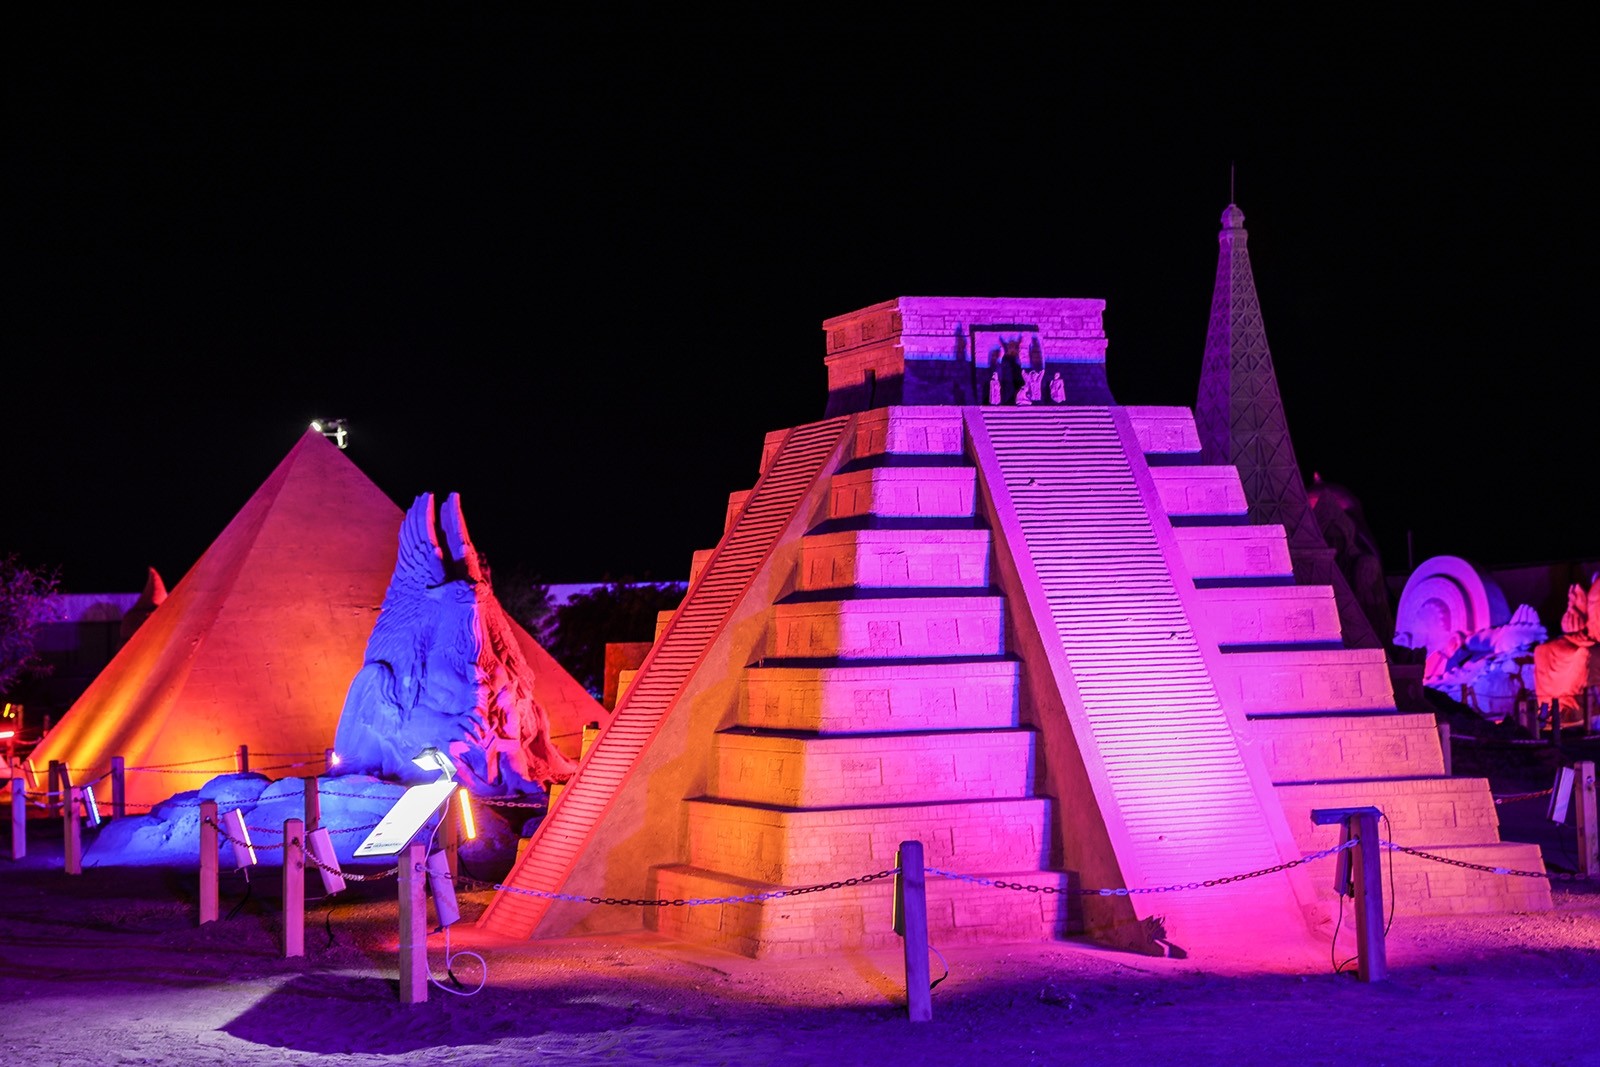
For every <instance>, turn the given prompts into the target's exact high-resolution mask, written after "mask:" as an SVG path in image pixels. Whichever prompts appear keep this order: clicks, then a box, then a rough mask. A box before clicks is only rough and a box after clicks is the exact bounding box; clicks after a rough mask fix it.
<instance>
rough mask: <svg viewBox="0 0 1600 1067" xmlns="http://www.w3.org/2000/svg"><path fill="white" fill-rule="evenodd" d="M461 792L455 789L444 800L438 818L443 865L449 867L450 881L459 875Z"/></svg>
mask: <svg viewBox="0 0 1600 1067" xmlns="http://www.w3.org/2000/svg"><path fill="white" fill-rule="evenodd" d="M460 807H461V790H459V789H457V790H456V791H455V792H453V793H451V794H450V795H449V796H448V797H446V798H445V802H444V814H443V815H441V816H440V817H439V837H440V842H439V844H440V846H441V847H442V848H443V849H444V859H445V863H447V864H449V866H450V880H451V881H452V882H453V881H455V878H456V875H457V873H459V868H460V860H459V857H458V853H459V852H460V851H461V813H460Z"/></svg>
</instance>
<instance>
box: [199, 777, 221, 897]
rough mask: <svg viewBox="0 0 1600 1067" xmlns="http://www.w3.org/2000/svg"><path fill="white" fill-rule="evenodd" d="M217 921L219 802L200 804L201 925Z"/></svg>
mask: <svg viewBox="0 0 1600 1067" xmlns="http://www.w3.org/2000/svg"><path fill="white" fill-rule="evenodd" d="M216 921H217V802H216V801H215V800H202V801H201V802H200V925H202V926H204V925H205V924H206V923H210V922H216Z"/></svg>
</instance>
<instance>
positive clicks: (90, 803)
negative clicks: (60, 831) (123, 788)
mask: <svg viewBox="0 0 1600 1067" xmlns="http://www.w3.org/2000/svg"><path fill="white" fill-rule="evenodd" d="M83 817H84V818H86V819H88V820H89V825H90V826H99V825H100V804H99V802H98V801H96V800H95V798H94V786H92V785H86V786H84V787H83Z"/></svg>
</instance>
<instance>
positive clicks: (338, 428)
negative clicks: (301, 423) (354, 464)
mask: <svg viewBox="0 0 1600 1067" xmlns="http://www.w3.org/2000/svg"><path fill="white" fill-rule="evenodd" d="M311 428H312V429H313V430H315V431H317V432H318V433H320V434H321V435H322V436H324V437H326V438H327V439H328V440H330V441H332V442H333V443H334V444H336V445H338V446H339V447H340V448H344V447H345V446H347V445H348V444H349V443H350V431H349V427H348V426H347V425H346V423H345V420H344V419H312V420H311Z"/></svg>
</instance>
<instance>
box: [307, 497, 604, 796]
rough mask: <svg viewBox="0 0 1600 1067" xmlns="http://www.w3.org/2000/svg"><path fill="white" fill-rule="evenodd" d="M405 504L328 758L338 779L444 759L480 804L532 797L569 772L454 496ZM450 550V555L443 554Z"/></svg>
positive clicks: (397, 776)
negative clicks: (335, 761) (335, 762)
mask: <svg viewBox="0 0 1600 1067" xmlns="http://www.w3.org/2000/svg"><path fill="white" fill-rule="evenodd" d="M433 512H434V504H433V494H431V493H424V494H423V495H422V496H419V497H417V499H416V500H415V501H414V502H413V503H412V505H411V508H410V509H409V510H408V511H407V512H406V516H405V520H404V521H403V522H402V523H401V525H400V549H399V554H398V555H397V557H396V559H395V566H394V576H393V577H392V578H391V579H390V582H389V589H388V592H387V593H386V594H385V596H384V600H383V606H382V608H381V609H380V611H379V613H378V620H377V622H376V624H375V625H374V626H373V628H372V636H371V637H370V638H369V639H368V641H367V650H366V657H365V660H366V661H365V663H364V664H363V665H362V667H361V669H360V671H358V672H357V673H356V676H355V679H354V680H353V681H352V682H351V683H350V689H349V692H348V693H347V695H346V696H345V702H344V709H343V711H342V712H341V713H340V716H339V727H338V731H337V733H336V735H335V738H334V748H335V751H336V752H338V754H339V771H340V773H346V774H371V775H374V776H377V777H380V778H387V779H390V780H400V781H408V780H411V779H414V778H416V777H417V774H418V771H417V768H416V766H415V765H414V764H413V763H412V759H413V757H415V756H416V755H417V754H418V753H419V752H421V751H422V750H423V749H425V748H428V747H430V746H431V747H434V748H438V749H439V750H441V751H443V752H446V753H448V754H449V756H450V758H451V760H452V761H453V762H454V763H455V765H456V768H457V771H458V778H459V780H461V781H462V782H463V783H464V784H466V785H467V787H468V789H470V790H471V791H472V792H473V793H475V794H478V795H504V794H507V793H535V792H539V791H540V789H541V786H540V785H539V784H538V783H541V782H543V781H546V780H550V781H557V782H562V781H565V780H566V779H568V778H569V777H571V775H572V772H573V770H574V769H575V765H574V764H573V762H572V760H570V759H569V758H568V757H567V756H565V755H563V754H562V753H561V752H560V751H559V750H558V749H557V748H556V746H555V745H554V744H553V743H552V741H551V736H550V720H549V716H548V715H547V714H546V713H545V711H544V709H543V708H541V707H540V706H539V704H538V702H537V701H536V700H535V699H534V696H533V671H532V668H531V667H530V666H529V664H528V662H527V660H526V658H525V657H524V656H523V655H522V653H521V651H520V649H519V648H518V646H517V640H516V636H515V634H514V632H513V628H512V624H511V622H510V619H509V618H508V617H507V615H506V613H505V610H504V609H503V608H502V607H501V606H500V602H499V601H498V600H497V599H496V598H495V595H494V590H493V589H492V588H491V587H490V584H489V580H488V576H487V575H486V574H485V573H484V570H483V568H482V566H481V564H480V562H479V559H478V553H477V550H476V549H475V548H474V547H473V545H472V541H471V539H470V538H469V537H468V535H467V527H466V523H465V522H464V520H463V519H462V517H461V502H460V499H459V498H458V497H457V495H456V494H455V493H451V494H450V496H449V497H447V498H446V500H445V502H444V505H443V506H442V507H441V508H440V509H439V523H438V525H439V527H442V530H443V533H444V541H445V543H444V545H443V546H442V547H441V545H440V543H439V538H438V532H437V530H436V527H435V523H434V514H433ZM447 550H448V551H447Z"/></svg>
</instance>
